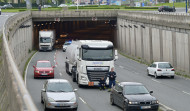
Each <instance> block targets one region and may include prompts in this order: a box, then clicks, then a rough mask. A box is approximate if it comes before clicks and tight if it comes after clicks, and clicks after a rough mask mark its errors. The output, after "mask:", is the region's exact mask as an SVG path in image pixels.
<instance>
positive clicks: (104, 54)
mask: <svg viewBox="0 0 190 111" xmlns="http://www.w3.org/2000/svg"><path fill="white" fill-rule="evenodd" d="M82 59H83V60H89V61H94V60H97V61H105V60H108V61H109V60H113V49H82Z"/></svg>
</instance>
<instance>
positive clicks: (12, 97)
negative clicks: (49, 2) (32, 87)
mask: <svg viewBox="0 0 190 111" xmlns="http://www.w3.org/2000/svg"><path fill="white" fill-rule="evenodd" d="M31 18H32V16H31V12H30V11H29V12H23V13H19V14H17V15H15V16H12V17H10V18H9V19H8V20H7V21H6V23H5V25H4V30H3V37H2V38H1V40H2V42H1V43H0V45H1V56H0V76H1V78H0V111H26V110H27V111H36V107H35V105H34V103H33V101H32V99H31V97H30V95H29V93H28V91H27V89H26V87H25V85H24V81H23V78H22V75H21V74H22V72H23V69H24V68H21V67H19V66H20V64H23V62H22V61H23V58H27V57H28V55H29V53H28V50H31V49H32V19H31ZM29 25H30V26H29ZM29 34H30V35H29ZM24 64H25V63H24ZM22 66H24V65H22ZM19 68H20V70H19ZM21 69H22V70H21Z"/></svg>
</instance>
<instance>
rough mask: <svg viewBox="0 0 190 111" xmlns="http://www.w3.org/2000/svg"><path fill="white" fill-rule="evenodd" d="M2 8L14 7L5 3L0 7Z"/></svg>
mask: <svg viewBox="0 0 190 111" xmlns="http://www.w3.org/2000/svg"><path fill="white" fill-rule="evenodd" d="M1 8H2V9H7V8H14V7H13V6H12V5H11V4H5V5H3V6H2V7H1Z"/></svg>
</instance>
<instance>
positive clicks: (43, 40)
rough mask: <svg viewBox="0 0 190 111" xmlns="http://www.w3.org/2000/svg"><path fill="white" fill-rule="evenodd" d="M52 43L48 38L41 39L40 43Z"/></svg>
mask: <svg viewBox="0 0 190 111" xmlns="http://www.w3.org/2000/svg"><path fill="white" fill-rule="evenodd" d="M50 42H51V39H50V38H46V37H43V38H42V37H41V38H40V43H50Z"/></svg>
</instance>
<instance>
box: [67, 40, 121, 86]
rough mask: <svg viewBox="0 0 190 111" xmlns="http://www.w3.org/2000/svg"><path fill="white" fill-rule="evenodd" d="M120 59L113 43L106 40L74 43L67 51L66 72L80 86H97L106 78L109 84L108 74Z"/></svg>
mask: <svg viewBox="0 0 190 111" xmlns="http://www.w3.org/2000/svg"><path fill="white" fill-rule="evenodd" d="M116 59H118V55H117V50H114V46H113V43H112V42H110V41H105V40H78V41H72V43H71V45H69V46H68V47H67V51H66V62H65V68H66V72H67V73H69V74H72V79H73V81H74V82H75V81H76V82H77V83H78V86H79V87H80V86H81V85H87V86H97V85H98V83H99V80H100V78H102V77H104V78H105V79H106V83H107V84H108V81H109V80H108V78H107V74H108V72H109V71H110V70H111V68H112V67H114V61H115V60H116Z"/></svg>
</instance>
